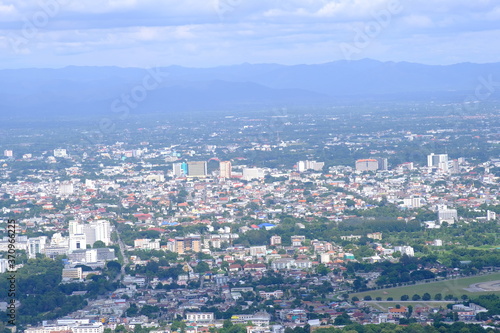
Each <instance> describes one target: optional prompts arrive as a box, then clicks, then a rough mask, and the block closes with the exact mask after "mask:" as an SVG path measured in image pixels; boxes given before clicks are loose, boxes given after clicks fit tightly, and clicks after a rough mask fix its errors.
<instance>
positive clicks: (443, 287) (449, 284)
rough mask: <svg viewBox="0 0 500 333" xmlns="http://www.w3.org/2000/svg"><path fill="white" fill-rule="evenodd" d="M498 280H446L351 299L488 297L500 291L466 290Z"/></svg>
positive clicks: (498, 277)
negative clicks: (417, 296)
mask: <svg viewBox="0 0 500 333" xmlns="http://www.w3.org/2000/svg"><path fill="white" fill-rule="evenodd" d="M496 280H500V273H494V274H487V275H481V276H474V277H468V278H461V279H453V280H446V281H440V282H431V283H424V284H417V285H413V286H406V287H397V288H387V289H379V290H370V291H365V292H362V293H353V294H350V295H349V296H350V297H354V296H357V297H359V299H360V300H362V299H363V298H364V297H365V296H367V295H370V296H371V297H372V299H373V300H375V299H376V298H377V297H382V300H384V301H385V300H387V297H392V298H393V299H394V300H395V301H398V300H399V299H400V298H401V296H402V295H408V296H410V300H411V297H412V296H413V295H414V294H418V295H420V296H422V295H423V294H424V293H429V294H431V297H432V298H434V295H435V294H438V293H439V294H441V295H443V297H444V296H446V295H453V296H455V297H458V298H460V296H462V295H467V296H469V297H473V296H478V295H487V294H496V295H500V291H496V292H493V291H486V292H469V291H467V290H465V289H464V288H467V287H469V286H470V285H471V284H473V283H479V282H488V281H496Z"/></svg>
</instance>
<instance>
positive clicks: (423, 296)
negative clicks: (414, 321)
mask: <svg viewBox="0 0 500 333" xmlns="http://www.w3.org/2000/svg"><path fill="white" fill-rule="evenodd" d="M422 300H423V301H430V300H431V294H429V293H425V294H423V295H422Z"/></svg>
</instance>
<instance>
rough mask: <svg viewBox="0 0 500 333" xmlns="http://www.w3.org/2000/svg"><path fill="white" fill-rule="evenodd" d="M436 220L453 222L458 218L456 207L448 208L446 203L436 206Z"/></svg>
mask: <svg viewBox="0 0 500 333" xmlns="http://www.w3.org/2000/svg"><path fill="white" fill-rule="evenodd" d="M437 213H438V220H439V222H440V223H442V222H446V223H448V224H453V223H455V222H456V221H457V220H458V214H457V210H456V209H452V208H448V207H447V206H446V205H438V206H437Z"/></svg>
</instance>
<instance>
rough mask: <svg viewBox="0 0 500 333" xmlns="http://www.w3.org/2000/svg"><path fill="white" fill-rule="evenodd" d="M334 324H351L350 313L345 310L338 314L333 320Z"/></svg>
mask: <svg viewBox="0 0 500 333" xmlns="http://www.w3.org/2000/svg"><path fill="white" fill-rule="evenodd" d="M333 324H334V325H349V324H352V320H351V318H350V317H349V315H348V314H347V313H345V312H343V313H342V314H341V315H340V316H337V317H336V318H335V320H334V321H333Z"/></svg>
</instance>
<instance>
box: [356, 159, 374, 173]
mask: <svg viewBox="0 0 500 333" xmlns="http://www.w3.org/2000/svg"><path fill="white" fill-rule="evenodd" d="M378 168H379V162H378V161H377V160H376V159H374V158H367V159H362V160H357V161H356V171H377V170H378Z"/></svg>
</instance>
